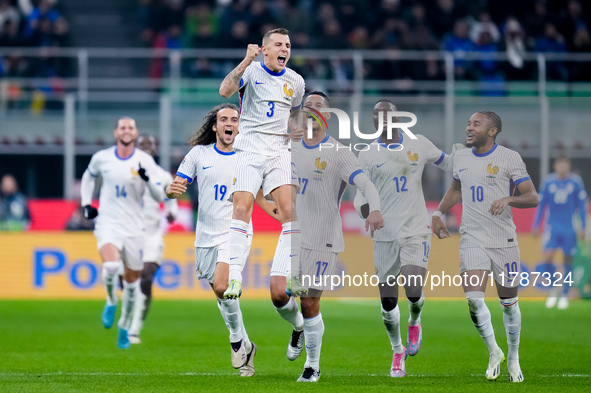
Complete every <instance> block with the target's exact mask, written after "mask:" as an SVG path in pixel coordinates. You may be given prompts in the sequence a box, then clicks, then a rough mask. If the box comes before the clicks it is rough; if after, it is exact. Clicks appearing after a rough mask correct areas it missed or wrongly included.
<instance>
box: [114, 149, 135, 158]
mask: <svg viewBox="0 0 591 393" xmlns="http://www.w3.org/2000/svg"><path fill="white" fill-rule="evenodd" d="M134 154H135V147H134V148H133V151H132V152H131V154H130V155H129V157H125V158H121V157H119V155H118V154H117V146H115V157H117V158H118V159H119V160H121V161H127V160H129V159H130V158H131V157H133V155H134Z"/></svg>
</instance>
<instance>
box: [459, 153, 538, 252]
mask: <svg viewBox="0 0 591 393" xmlns="http://www.w3.org/2000/svg"><path fill="white" fill-rule="evenodd" d="M453 177H454V179H455V180H459V181H461V182H462V207H463V211H462V224H461V225H460V235H461V242H462V243H465V244H475V245H478V246H481V247H486V248H502V247H513V246H516V245H517V233H516V231H515V223H513V214H512V213H511V207H509V206H507V208H506V209H505V211H504V212H503V213H501V214H500V215H498V216H493V215H492V214H490V213H489V212H488V210H489V209H490V206H491V205H492V203H493V202H494V201H496V200H497V199H501V198H504V197H507V196H510V195H512V194H513V189H514V188H515V186H516V185H518V184H520V183H522V182H524V181H526V180H529V179H530V177H529V175H528V174H527V169H526V168H525V163H524V162H523V160H522V159H521V156H520V155H519V153H517V152H516V151H513V150H510V149H507V148H506V147H503V146H499V145H497V144H495V145H494V147H493V148H492V149H491V150H490V151H489V152H488V153H485V154H482V155H479V154H477V153H475V152H474V149H463V150H460V151H457V152H455V155H454V160H453Z"/></svg>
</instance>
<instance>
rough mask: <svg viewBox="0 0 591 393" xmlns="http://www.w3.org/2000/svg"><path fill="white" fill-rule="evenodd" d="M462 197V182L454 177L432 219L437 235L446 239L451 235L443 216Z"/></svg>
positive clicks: (434, 231)
mask: <svg viewBox="0 0 591 393" xmlns="http://www.w3.org/2000/svg"><path fill="white" fill-rule="evenodd" d="M460 199H462V183H461V182H460V181H459V180H456V179H454V180H453V182H452V183H451V186H449V188H448V189H447V191H446V193H445V195H444V196H443V199H442V200H441V202H440V203H439V206H438V207H437V211H435V213H433V218H432V220H431V227H432V228H433V233H434V234H435V235H437V237H438V238H440V239H445V238H446V237H449V236H450V234H449V231H448V230H447V227H446V226H445V223H444V222H443V220H442V219H441V216H442V215H443V214H445V213H447V212H448V211H449V210H450V209H451V208H452V207H454V206H455V205H456V203H458V202H459V201H460Z"/></svg>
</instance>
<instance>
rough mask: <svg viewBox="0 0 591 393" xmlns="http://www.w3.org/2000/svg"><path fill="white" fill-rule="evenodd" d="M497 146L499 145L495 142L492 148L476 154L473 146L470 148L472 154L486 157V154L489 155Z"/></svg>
mask: <svg viewBox="0 0 591 393" xmlns="http://www.w3.org/2000/svg"><path fill="white" fill-rule="evenodd" d="M497 146H499V145H497V144H496V143H495V145H494V146H493V148H492V149H490V150H489V151H487V152H486V153H482V154H478V153H476V150H474V148H472V153H473V154H474V155H475V156H476V157H486V156H488V155H491V154H492V152H493V151H495V150H497Z"/></svg>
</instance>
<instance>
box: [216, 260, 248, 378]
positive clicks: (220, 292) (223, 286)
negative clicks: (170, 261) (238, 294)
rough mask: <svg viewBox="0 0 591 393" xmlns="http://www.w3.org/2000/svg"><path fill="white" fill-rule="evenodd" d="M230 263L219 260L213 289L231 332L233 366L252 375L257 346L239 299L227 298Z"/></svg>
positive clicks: (241, 372)
mask: <svg viewBox="0 0 591 393" xmlns="http://www.w3.org/2000/svg"><path fill="white" fill-rule="evenodd" d="M228 276H229V265H228V264H227V263H224V262H218V263H217V264H216V266H215V272H214V274H213V285H212V288H213V291H214V292H215V295H216V297H217V303H218V308H219V309H220V313H221V314H222V318H223V319H224V322H225V324H226V327H227V328H228V331H229V332H230V345H231V347H232V350H231V360H232V366H233V367H234V368H239V369H240V375H241V376H243V377H250V376H253V375H254V374H255V370H254V356H255V354H256V346H255V345H254V343H252V342H251V341H250V339H249V338H248V334H247V333H246V329H245V328H244V321H243V319H242V311H241V310H240V300H239V299H225V298H224V293H225V291H226V290H227V289H228Z"/></svg>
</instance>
